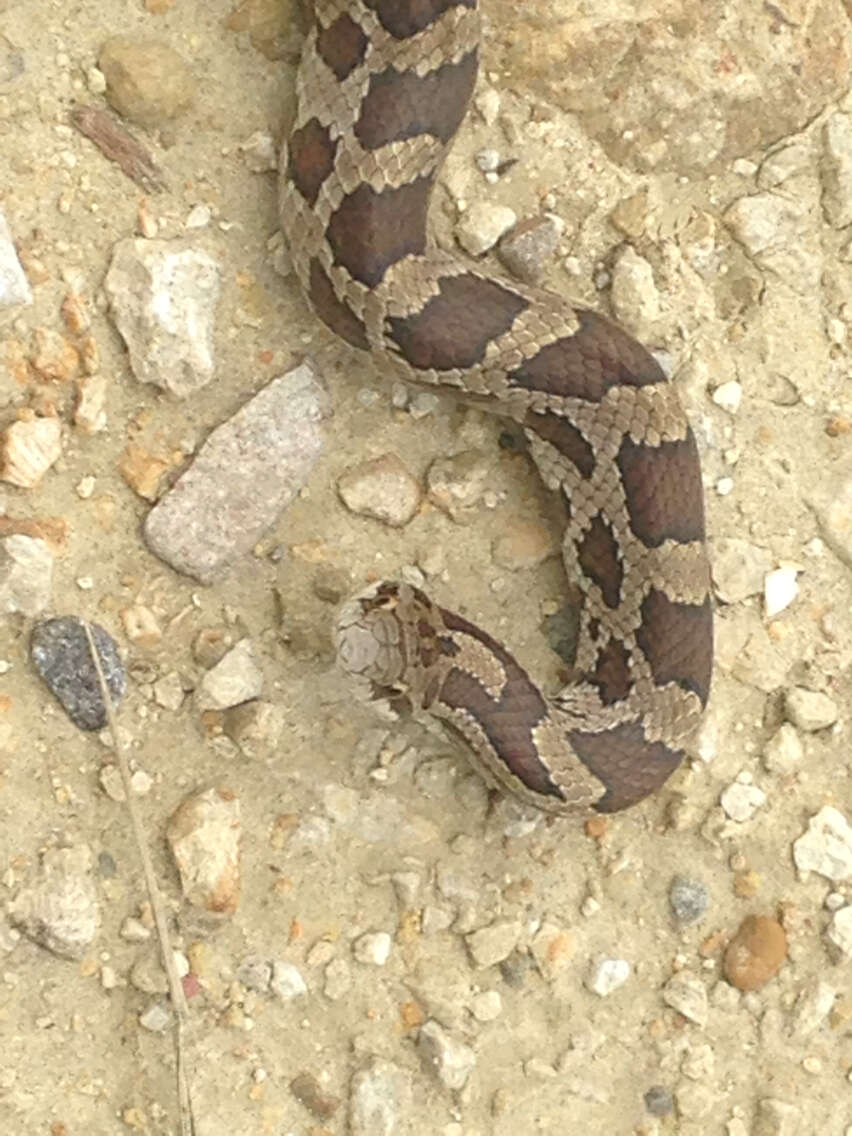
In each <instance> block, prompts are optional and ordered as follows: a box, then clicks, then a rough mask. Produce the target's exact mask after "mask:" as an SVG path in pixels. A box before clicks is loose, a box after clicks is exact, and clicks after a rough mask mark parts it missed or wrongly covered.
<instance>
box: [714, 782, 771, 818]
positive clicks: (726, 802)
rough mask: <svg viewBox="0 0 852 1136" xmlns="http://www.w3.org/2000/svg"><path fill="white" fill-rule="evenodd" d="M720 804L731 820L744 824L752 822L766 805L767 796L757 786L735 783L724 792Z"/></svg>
mask: <svg viewBox="0 0 852 1136" xmlns="http://www.w3.org/2000/svg"><path fill="white" fill-rule="evenodd" d="M719 804H720V805H721V806H722V808H723V809H724V810H725V814H726V815H727V816H729V817H730V818H731V820H735V821H738V822H739V823H741V824H742V823H743V822H744V821H747V820H751V818H752V817H753V816H754V814H755V813H756V812H757V810H758V809H759V808H761V807H762V806H763V805H765V804H766V794H765V793H764V791H763V790H762V789H759V788H758V787H757V785H744V784H743V783H742V782H740V781H733V782H732V783H731V784H730V785H728V786H727V788H725V789H723V790H722V794H721V796H720V798H719Z"/></svg>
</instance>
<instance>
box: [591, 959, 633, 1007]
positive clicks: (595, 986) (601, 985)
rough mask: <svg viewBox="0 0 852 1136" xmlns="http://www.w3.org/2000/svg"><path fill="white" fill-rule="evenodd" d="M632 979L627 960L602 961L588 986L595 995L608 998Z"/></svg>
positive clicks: (593, 969)
mask: <svg viewBox="0 0 852 1136" xmlns="http://www.w3.org/2000/svg"><path fill="white" fill-rule="evenodd" d="M629 977H630V963H629V962H627V960H626V959H601V961H600V962H598V963H596V964H595V965H594V966H593V967H592V969H591V971H590V972H589V975H588V977H587V978H586V986H587V987H588V989H589V990H591V992H592V993H593V994H597V995H598V996H599V997H601V998H606V997H607V995H609V994H612V992H613V991H614V990H617V989H618V988H619V986H623V985H624V983H625V982H626V981H627V979H628V978H629Z"/></svg>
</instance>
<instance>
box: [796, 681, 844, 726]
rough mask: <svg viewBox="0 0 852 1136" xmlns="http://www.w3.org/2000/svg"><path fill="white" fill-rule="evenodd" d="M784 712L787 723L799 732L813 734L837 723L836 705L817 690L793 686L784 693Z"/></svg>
mask: <svg viewBox="0 0 852 1136" xmlns="http://www.w3.org/2000/svg"><path fill="white" fill-rule="evenodd" d="M784 710H785V712H786V714H787V718H788V720H789V721H791V722H792V723H793V725H794V726H798V727H799V729H800V730H805V731H806V732H808V733H813V732H814V731H815V730H824V729H826V728H827V727H828V726H833V725H834V723H835V722H836V721H837V715H838V710H837V703H836V702H835V701H834V699H832V698H829V696H828V695H827V694H823V693H822V692H821V691H819V690H807V689H806V688H805V687H803V686H794V687H793V688H792V689H791V690H787V691H785V693H784Z"/></svg>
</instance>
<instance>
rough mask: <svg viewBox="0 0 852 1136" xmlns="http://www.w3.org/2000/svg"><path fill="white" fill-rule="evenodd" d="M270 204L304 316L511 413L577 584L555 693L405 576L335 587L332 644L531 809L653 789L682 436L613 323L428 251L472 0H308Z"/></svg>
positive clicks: (682, 607) (653, 380)
mask: <svg viewBox="0 0 852 1136" xmlns="http://www.w3.org/2000/svg"><path fill="white" fill-rule="evenodd" d="M309 7H310V8H311V15H310V24H311V26H310V29H309V31H308V34H307V37H306V40H305V45H304V48H303V52H302V57H301V63H300V66H299V71H298V77H297V104H298V105H297V111H296V117H295V121H294V123H293V127H292V130H291V132H290V135H289V139H288V142H287V144H286V146H285V147H284V148H283V156H282V162H281V191H280V215H281V222H282V227H283V230H284V234H285V237H286V239H287V242H288V245H289V247H290V252H291V256H292V261H293V265H294V268H295V271H296V274H297V276H298V278H299V281H300V283H301V285H302V288H303V290H304V293H305V295H306V297H307V299H308V301H309V303H310V305H311V307H312V308H313V310H314V312H315V313H316V314H317V316H318V317H319V318H320V319H321V320H322V321H323V322H324V323H325V324H326V325H327V326H328V327H329V328H330V329H331V330H332V331H334V332H335V333H336V334H337V335H338V336H340V337H341V338H342V339H344V340H346V342H347V343H349V344H351V345H352V346H353V347H356V348H359V349H361V350H365V351H371V352H373V353H374V354H375V355H376V356H384V357H386V358H389V359H391V360H392V361H393V363H394V365H395V366H396V367H397V369H398V371H399V373H401V376H402V377H403V378H405V379H407V380H408V381H410V382H413V383H416V384H419V385H423V384H430V385H435V386H440V387H445V388H450V389H452V390H455V391H456V392H457V393H458V394H459V395H460V397H462V398H463V399H464V400H465V401H467V402H473V403H474V404H475V405H479V406H481V407H482V408H483V409H485V410H492V411H494V412H496V413H499V414H502V415H508V416H510V417H511V418H512V419H514V420H515V421H516V422H517V423H519V424H520V425H521V427H522V429H523V432H524V434H525V436H526V439H527V443H528V447H529V452H530V454H531V456H532V458H533V460H534V462H535V464H536V466H537V467H538V470H539V472H540V474H541V477H542V478H543V480H544V482H545V484H546V485H547V486H548V487H550V488H551V489H553V490H555V491H556V492H557V493H559V494H560V496H561V497H562V498H563V499H564V503H565V511H566V517H567V521H566V531H565V537H564V543H563V556H564V561H565V567H566V570H567V573H568V577H569V579H572V580H576V581H577V582H578V584H579V586H580V589H581V592H582V596H583V606H582V612H581V614H580V626H579V634H578V642H577V654H576V661H575V671H576V676H577V677H576V681H574V682H572V683H571V684H570V685H568V686H566V687H565V688H564V689H563V690H562V691H561V692H560V693H559V694H557V695H556V696H555V697H553V698H551V699H547V698H545V696H544V695H543V694H542V692H541V691H540V689H539V688H538V686H536V684H535V683H534V682H533V681H532V680H531V678H530V677H529V676H528V675H527V674H526V672H525V671H524V670H523V668H522V667H521V666H520V665H519V664H518V663H517V662H516V661H515V659H514V658H513V656H512V655H511V654H510V652H509V651H508V650H507V649H506V648H505V647H504V646H503V645H502V644H500V643H498V642H497V641H496V640H495V639H493V638H492V637H491V636H490V635H488V634H487V633H486V632H485V631H483V630H481V629H480V628H479V627H477V626H475V625H474V624H472V623H470V622H468V621H467V620H466V619H464V618H463V617H462V616H460V615H458V614H455V613H454V612H452V611H449V610H446V609H444V608H442V607H439V606H438V605H437V604H435V603H434V602H433V601H432V600H430V599H429V598H428V597H427V596H426V595H425V594H424V593H423V592H422V591H421V590H420V589H418V588H415V587H412V586H410V585H407V584H404V583H395V582H383V583H380V584H377V585H374V586H373V587H371V588H369V589H368V590H366V591H365V592H362V593H361V594H360V595H358V596H356V597H355V598H354V599H353V600H351V601H349V602H348V603H347V604H346V605H345V606H344V608H343V611H342V614H341V615H340V618H339V623H338V627H337V633H336V635H337V653H338V661H339V662H340V663H341V664H342V666H343V667H344V669H345V670H347V671H348V672H350V673H351V674H352V675H353V676H355V677H356V678H357V679H358V681H359V682H360V683H361V685H362V687H364V688H365V689H366V691H367V693H368V696H369V697H372V698H374V699H377V700H378V699H389V700H391V701H393V700H400V701H402V702H404V703H407V704H408V706H409V707H410V708H411V709H412V710H413V711H414V712H416V713H418V714H423V713H426V714H431V715H434V716H436V717H437V718H438V719H440V720H442V721H443V722H444V723H445V724H447V725H449V726H450V727H451V728H452V729H453V730H454V731H455V732H456V733H458V734H460V735H461V736H462V737H463V738H464V740H465V741H466V742H467V743H468V747H469V749H470V751H471V753H472V755H473V759H474V762H475V764H476V765H477V766H478V768H479V769H480V771H481V772H482V773H483V774H484V775H485V776H486V777H487V778H489V779H490V780H491V781H495V782H497V783H498V785H500V786H501V787H503V788H504V789H507V790H509V791H511V792H512V793H513V794H515V795H516V796H519V797H520V798H522V799H523V800H525V801H527V802H530V803H533V804H534V805H536V806H537V807H538V808H540V809H543V810H545V811H548V812H554V813H560V812H567V811H570V810H575V809H588V808H590V807H591V808H594V809H596V810H598V811H599V812H614V811H616V810H619V809H623V808H626V807H627V806H629V805H632V804H634V803H635V802H637V801H639V800H641V799H642V798H643V797H645V796H647V794H649V793H650V792H652V791H653V790H654V789H656V788H658V787H659V786H660V785H661V784H662V783H663V782H664V781H665V780H666V778H667V777H669V775H670V774H671V773H672V772H673V770H674V769H675V768H676V767H677V765H678V764H679V762H680V761H681V758H682V756H683V746H684V744H685V742H686V741H687V740H688V738H689V735H690V734H691V733H692V732H693V730H694V729H695V726H696V724H697V722H698V720H699V718H700V715H701V712H702V710H703V708H704V705H705V703H706V701H707V696H708V691H709V686H710V677H711V670H712V656H713V617H712V609H711V600H710V595H709V569H708V563H707V557H706V551H705V544H704V502H703V493H702V483H701V471H700V465H699V458H698V451H697V447H696V443H695V438H694V436H693V433H692V431H691V429H690V427H689V424H688V422H687V419H686V417H685V415H684V412H683V410H682V408H681V406H680V403H679V402H678V398H677V395H676V392H675V390H674V388H673V387H672V386H671V385H670V383H669V382H668V381H667V379H666V376H665V375H664V373H663V372H662V370H661V368H660V366H659V365H658V363H657V362H656V360H655V359H654V358H653V356H652V355H651V354H650V353H649V352H648V351H646V350H645V348H644V347H642V346H641V345H640V344H639V343H637V342H636V341H635V340H634V339H633V338H632V337H631V336H630V335H628V334H627V333H626V332H625V331H624V330H622V329H621V328H620V327H618V326H617V325H615V324H613V323H611V322H609V321H608V320H606V319H604V318H603V317H602V316H600V315H598V314H596V313H595V312H593V311H589V310H586V309H583V308H579V307H572V306H571V305H569V304H567V303H566V302H565V300H564V299H563V298H562V297H560V296H558V295H556V294H554V293H552V292H548V291H545V290H542V289H539V288H533V287H528V286H527V285H525V284H519V283H516V282H513V281H509V280H506V279H501V278H499V277H498V276H495V275H493V274H491V273H488V272H484V271H481V270H480V268H478V267H474V266H473V265H472V264H471V263H469V262H467V261H465V260H464V259H462V258H461V257H457V256H454V255H452V254H450V253H447V252H442V251H440V250H437V249H435V248H433V247H431V246H430V243H429V240H428V235H427V211H428V206H429V200H430V196H431V192H432V188H433V186H434V183H435V180H436V178H437V176H438V173H439V171H440V169H441V164H442V161H443V158H444V156H445V154H446V151H447V148H448V146H449V145H450V143H451V140H452V138H453V136H454V135H455V133H456V131H457V130H458V127H459V125H460V123H461V121H462V119H463V118H464V115H465V112H466V110H467V106H468V103H469V101H470V98H471V95H472V92H473V88H474V84H475V82H476V76H477V68H478V60H479V52H480V34H481V33H480V14H479V10H478V7H479V5H478V0H313V2H312V4H309Z"/></svg>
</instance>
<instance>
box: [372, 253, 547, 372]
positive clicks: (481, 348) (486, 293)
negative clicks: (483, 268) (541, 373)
mask: <svg viewBox="0 0 852 1136" xmlns="http://www.w3.org/2000/svg"><path fill="white" fill-rule="evenodd" d="M438 287H439V289H440V291H439V294H438V295H437V296H433V297H432V298H431V299H430V300H429V301H428V302H427V304H426V305H425V307H424V308H423V309H422V311H420V312H418V313H417V314H416V315H413V316H405V317H402V318H392V319H389V320H388V325H389V331H390V337H391V339H393V341H394V342H395V343H396V344H397V346H398V348H399V354H400V355H402V357H403V358H404V359H405V360H407V362H409V363H410V364H411V366H412V367H416V368H417V369H418V370H421V371H427V370H431V369H434V370H436V371H449V370H452V369H454V368H456V367H459V368H462V369H464V368H467V367H474V366H476V365H477V364H478V363H481V362H482V360H483V359H484V358H485V351H486V348H487V347H488V344H489V343H491V342H492V340H494V339H496V338H497V337H498V336H500V335H503V334H504V332H507V331H508V330H509V328H510V327H511V326H512V324H513V323H514V322H515V320H516V319H517V317H518V316H519V315H520V314H521V312H523V311H524V310H525V308H526V307H527V301H526V300H525V299H524V298H523V296H519V295H518V294H517V292H513V291H512V290H511V289H510V288H505V287H503V285H502V284H498V283H497V282H496V281H495V280H487V279H485V278H484V277H482V276H476V275H475V274H474V273H466V274H464V275H461V276H444V277H442V279H441V280H440V281H439V284H438Z"/></svg>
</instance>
